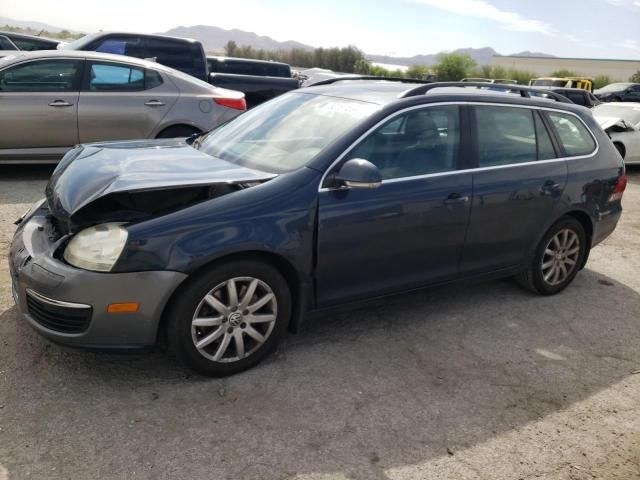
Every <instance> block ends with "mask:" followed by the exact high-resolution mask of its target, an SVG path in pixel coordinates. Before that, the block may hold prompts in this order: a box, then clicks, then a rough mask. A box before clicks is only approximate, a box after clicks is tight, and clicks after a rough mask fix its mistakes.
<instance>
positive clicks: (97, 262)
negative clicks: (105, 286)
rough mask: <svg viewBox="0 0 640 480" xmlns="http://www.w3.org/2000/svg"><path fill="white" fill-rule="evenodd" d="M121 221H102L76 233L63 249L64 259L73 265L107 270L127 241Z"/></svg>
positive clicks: (101, 270) (88, 268)
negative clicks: (100, 223)
mask: <svg viewBox="0 0 640 480" xmlns="http://www.w3.org/2000/svg"><path fill="white" fill-rule="evenodd" d="M121 225H122V223H104V224H102V225H96V226H94V227H89V228H85V229H84V230H82V231H81V232H79V233H77V234H76V235H75V236H74V237H73V238H72V239H71V241H70V242H69V244H68V245H67V248H65V250H64V259H65V260H66V261H67V262H68V263H69V264H71V265H73V266H74V267H78V268H82V269H85V270H93V271H94V272H109V271H111V268H112V267H113V265H114V264H115V263H116V261H117V260H118V257H120V254H121V253H122V249H123V248H124V245H125V243H126V242H127V231H126V230H125V229H124V228H122V227H121Z"/></svg>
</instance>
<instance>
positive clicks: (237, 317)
mask: <svg viewBox="0 0 640 480" xmlns="http://www.w3.org/2000/svg"><path fill="white" fill-rule="evenodd" d="M241 323H242V314H241V313H240V312H234V313H232V314H231V315H229V324H230V325H231V326H232V327H237V326H238V325H240V324H241Z"/></svg>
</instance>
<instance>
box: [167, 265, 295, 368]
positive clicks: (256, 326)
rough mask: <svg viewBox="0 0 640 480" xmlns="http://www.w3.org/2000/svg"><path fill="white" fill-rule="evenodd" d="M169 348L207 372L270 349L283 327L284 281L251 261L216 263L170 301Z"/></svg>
mask: <svg viewBox="0 0 640 480" xmlns="http://www.w3.org/2000/svg"><path fill="white" fill-rule="evenodd" d="M167 314H168V325H167V328H168V332H167V333H168V340H169V347H170V350H171V351H172V352H173V353H174V354H175V356H176V357H178V359H179V360H181V361H182V362H183V363H184V364H186V365H187V366H188V367H190V368H192V369H193V370H195V371H197V372H199V373H201V374H203V375H208V376H226V375H232V374H234V373H238V372H241V371H243V370H246V369H248V368H250V367H251V366H253V365H255V364H256V363H258V362H259V361H260V360H262V359H263V358H264V357H265V356H266V355H267V354H268V353H269V352H270V351H271V350H273V349H274V348H275V346H276V344H277V343H278V341H279V340H280V338H281V337H282V336H283V335H284V333H285V332H286V330H287V324H288V323H289V318H290V316H291V297H290V293H289V288H288V286H287V283H286V281H285V280H284V278H283V277H282V275H280V273H279V272H278V271H277V270H276V269H274V268H273V267H271V266H270V265H267V264H264V263H260V262H256V261H237V262H230V263H224V264H220V265H219V266H216V267H214V268H212V269H211V270H209V271H207V272H205V273H203V274H201V275H199V276H198V277H196V278H194V279H193V280H192V281H191V282H190V283H189V284H188V285H187V286H186V288H184V289H183V290H182V291H181V292H180V294H179V296H178V298H177V299H176V300H175V301H174V302H173V304H172V305H171V306H170V307H169V310H168V312H167Z"/></svg>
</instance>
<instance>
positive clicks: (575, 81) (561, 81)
mask: <svg viewBox="0 0 640 480" xmlns="http://www.w3.org/2000/svg"><path fill="white" fill-rule="evenodd" d="M529 86H530V87H563V88H580V89H582V90H586V91H587V92H592V91H593V78H588V77H562V78H560V77H541V78H533V79H531V80H530V81H529Z"/></svg>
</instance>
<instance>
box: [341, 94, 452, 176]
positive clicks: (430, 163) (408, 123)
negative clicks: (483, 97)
mask: <svg viewBox="0 0 640 480" xmlns="http://www.w3.org/2000/svg"><path fill="white" fill-rule="evenodd" d="M459 146H460V114H459V108H458V107H457V106H451V105H446V106H433V107H428V108H423V109H420V110H412V111H410V112H407V113H404V114H402V115H400V116H399V117H396V118H394V119H392V120H390V121H389V122H387V123H385V124H384V125H382V126H381V127H379V128H378V129H376V130H375V131H374V132H373V133H371V134H370V135H369V136H368V137H367V138H365V139H364V140H363V141H362V142H361V143H360V144H359V145H358V146H357V147H356V148H354V149H353V150H352V151H351V152H350V153H349V157H348V158H364V159H365V160H369V161H370V162H371V163H373V164H374V165H376V166H377V167H378V169H379V170H380V174H381V175H382V178H383V180H389V179H393V178H404V177H415V176H418V175H426V174H430V173H438V172H448V171H452V170H456V168H457V165H458V152H459Z"/></svg>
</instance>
